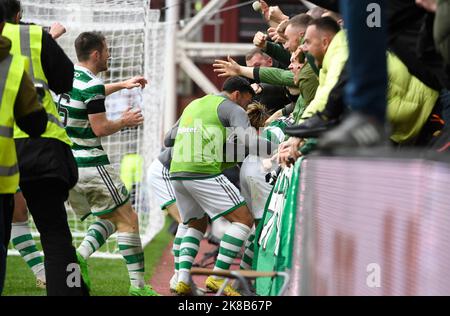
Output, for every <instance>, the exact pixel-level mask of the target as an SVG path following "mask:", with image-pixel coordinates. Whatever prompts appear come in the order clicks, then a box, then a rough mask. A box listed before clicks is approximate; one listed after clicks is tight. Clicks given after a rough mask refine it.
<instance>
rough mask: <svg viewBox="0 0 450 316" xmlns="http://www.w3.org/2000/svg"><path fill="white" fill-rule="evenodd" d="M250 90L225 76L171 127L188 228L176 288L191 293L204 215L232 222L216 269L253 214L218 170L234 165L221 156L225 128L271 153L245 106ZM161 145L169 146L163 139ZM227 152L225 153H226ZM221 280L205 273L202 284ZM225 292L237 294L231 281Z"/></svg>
mask: <svg viewBox="0 0 450 316" xmlns="http://www.w3.org/2000/svg"><path fill="white" fill-rule="evenodd" d="M253 95H254V92H253V90H252V88H251V86H250V83H249V82H248V81H247V80H245V79H243V78H240V77H232V78H229V79H227V80H226V81H225V83H224V86H223V89H222V93H221V94H218V95H208V96H205V97H203V98H200V99H197V100H194V101H193V102H191V103H190V104H189V105H188V106H187V107H186V108H185V110H184V111H183V114H182V116H181V118H180V120H179V123H178V124H176V125H175V126H174V128H173V129H172V132H171V133H170V134H171V135H172V137H171V138H173V136H174V135H176V137H175V142H174V149H173V159H172V163H171V165H170V176H171V180H172V185H173V188H174V189H175V196H176V198H177V204H178V207H179V210H180V216H181V219H182V221H183V223H185V224H188V226H189V228H188V230H187V232H186V233H185V235H184V237H183V239H182V241H181V246H180V265H179V268H180V270H179V276H178V284H177V286H176V289H175V290H176V292H177V293H178V294H181V295H190V294H192V290H193V287H192V283H191V278H190V275H189V274H190V273H189V272H190V269H191V267H192V263H193V262H194V259H195V257H196V255H197V253H198V249H199V245H200V241H201V239H202V237H203V234H204V233H205V230H206V225H204V224H205V223H204V221H203V220H204V219H205V217H206V215H208V216H209V217H210V218H211V220H212V221H214V220H216V219H218V218H220V217H224V218H226V219H227V220H229V221H230V222H231V225H230V226H229V227H228V228H227V230H226V231H225V234H224V236H223V238H222V240H221V242H220V247H219V255H218V257H217V261H216V264H215V267H214V270H215V271H223V270H229V268H230V265H231V264H232V262H233V260H234V259H235V258H236V257H237V255H238V254H239V251H240V249H241V248H242V246H243V244H244V242H245V240H246V239H247V238H248V235H249V233H250V230H251V227H252V226H253V217H252V215H251V213H250V212H249V210H248V208H247V206H246V205H245V201H244V199H243V197H242V196H241V195H240V193H239V190H238V189H237V188H236V187H235V186H234V185H233V184H232V183H231V182H230V181H229V180H228V179H227V178H226V177H225V176H224V175H223V174H222V172H223V170H224V169H226V168H227V167H231V165H233V164H234V165H235V164H236V160H233V161H232V162H228V160H224V156H223V155H222V154H223V151H222V149H223V148H224V146H225V145H226V144H227V143H229V141H228V135H227V134H226V131H227V130H226V129H227V128H230V129H232V132H233V133H232V134H231V135H234V136H236V140H237V145H243V146H244V147H245V148H247V149H249V150H251V151H255V150H256V151H257V153H258V154H264V153H265V155H267V154H270V153H271V152H272V151H273V149H272V147H271V146H270V144H269V142H267V141H266V140H262V139H260V138H259V137H258V136H257V135H256V132H255V130H254V129H252V128H251V126H250V122H249V119H248V116H247V114H246V113H245V110H244V108H245V107H246V106H247V104H249V103H250V101H251V99H252V96H253ZM165 145H166V146H171V145H172V144H169V143H168V142H165ZM227 154H228V152H227ZM223 282H224V280H223V279H222V278H220V277H214V276H210V277H208V278H207V280H206V286H207V287H208V288H209V289H211V290H213V291H217V290H218V289H219V288H220V287H221V286H222V284H223ZM224 293H225V294H226V295H239V293H238V292H237V291H236V290H235V289H233V288H232V287H231V286H230V285H227V286H226V287H225V289H224Z"/></svg>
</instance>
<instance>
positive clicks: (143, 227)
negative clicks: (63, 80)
mask: <svg viewBox="0 0 450 316" xmlns="http://www.w3.org/2000/svg"><path fill="white" fill-rule="evenodd" d="M21 4H22V8H23V21H24V22H32V23H35V24H39V25H42V26H44V27H49V26H50V25H51V24H52V23H54V22H60V23H61V24H63V25H64V26H65V27H66V29H67V32H66V33H65V34H64V35H63V36H61V37H60V38H59V39H58V40H57V42H58V44H59V45H60V46H61V47H62V48H63V49H64V51H65V52H66V54H67V55H68V56H69V57H70V58H71V59H72V61H73V62H74V63H75V62H76V54H75V49H74V42H75V39H76V37H77V36H78V35H79V34H80V33H81V32H85V31H100V32H102V33H103V34H104V35H105V36H106V39H107V42H108V46H109V48H110V53H111V60H110V63H109V70H108V71H107V72H105V73H103V74H102V79H103V80H104V82H105V83H113V82H118V81H122V80H126V79H128V78H131V77H133V76H136V75H143V76H145V78H146V79H147V80H148V81H149V85H148V86H147V87H146V88H145V89H143V90H142V89H140V88H136V89H132V90H122V91H119V92H116V93H114V94H112V95H110V96H108V97H107V98H106V109H107V116H108V117H109V118H110V119H116V118H118V117H120V115H121V113H122V111H124V110H125V109H126V108H127V107H128V106H132V107H137V108H141V109H142V112H143V115H144V118H145V123H144V125H143V126H140V127H138V128H128V129H124V130H122V131H120V132H119V133H117V134H115V135H112V136H109V137H105V138H103V139H102V143H103V146H104V148H105V150H106V151H107V152H108V155H109V158H110V161H111V163H112V164H113V165H114V167H116V168H117V170H120V171H121V175H122V176H123V179H127V181H125V183H126V184H128V186H132V189H131V190H130V191H131V195H132V197H131V202H132V204H133V208H134V209H135V211H136V212H137V213H138V214H139V220H140V233H141V239H142V244H143V246H145V245H146V244H148V243H149V242H150V241H151V240H152V238H153V237H154V236H155V235H156V234H157V233H158V232H159V231H160V230H161V229H162V227H163V225H164V214H163V212H162V211H161V210H160V209H159V206H158V205H156V203H155V202H154V201H153V199H152V198H151V197H152V196H151V194H150V192H149V190H150V189H149V185H148V184H147V183H145V171H146V170H147V168H148V167H149V166H150V164H151V162H152V160H153V159H155V158H156V157H157V155H158V153H159V150H160V146H161V140H162V137H163V130H162V129H163V121H164V117H163V116H164V111H163V105H164V82H165V80H164V79H165V78H164V74H165V71H164V70H165V69H164V67H165V64H166V63H165V61H164V56H166V55H167V54H165V49H166V45H165V43H166V41H165V36H166V32H167V27H166V25H165V24H164V23H160V22H159V18H160V11H159V10H151V9H150V1H149V0H22V1H21ZM68 220H69V224H70V228H71V231H72V235H73V237H74V244H75V246H78V245H79V243H80V242H81V241H82V239H83V237H84V235H85V233H86V232H87V228H88V227H89V225H90V224H91V223H92V222H93V220H94V218H93V216H90V217H88V218H87V219H86V220H85V221H83V222H81V221H80V218H79V217H77V216H76V215H75V213H74V212H73V211H72V210H70V207H68ZM31 225H32V231H33V236H34V237H35V239H36V241H37V242H38V243H39V242H40V241H39V238H38V237H39V234H38V232H37V230H36V228H35V226H34V224H33V223H32V221H31ZM11 254H18V253H17V252H15V251H14V250H11ZM94 256H97V257H109V258H114V257H120V256H119V255H118V249H117V240H116V238H115V235H113V236H111V238H110V239H109V241H108V242H107V244H106V245H105V246H103V247H102V248H101V249H100V250H99V251H97V252H96V253H95V254H94Z"/></svg>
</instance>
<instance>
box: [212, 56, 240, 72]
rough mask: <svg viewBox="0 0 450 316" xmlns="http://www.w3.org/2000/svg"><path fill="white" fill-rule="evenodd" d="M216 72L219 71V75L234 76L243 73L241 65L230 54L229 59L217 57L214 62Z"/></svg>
mask: <svg viewBox="0 0 450 316" xmlns="http://www.w3.org/2000/svg"><path fill="white" fill-rule="evenodd" d="M213 67H214V72H217V73H219V74H218V75H217V76H218V77H233V76H240V75H241V66H240V65H239V64H238V63H237V62H236V61H235V60H234V59H233V58H231V57H230V56H228V58H227V60H219V59H216V60H215V63H214V64H213Z"/></svg>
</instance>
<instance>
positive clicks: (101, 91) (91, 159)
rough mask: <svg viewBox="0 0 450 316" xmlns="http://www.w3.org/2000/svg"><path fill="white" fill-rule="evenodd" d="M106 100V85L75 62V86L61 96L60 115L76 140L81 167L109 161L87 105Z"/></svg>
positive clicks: (76, 158)
mask: <svg viewBox="0 0 450 316" xmlns="http://www.w3.org/2000/svg"><path fill="white" fill-rule="evenodd" d="M98 99H105V85H104V83H103V81H102V80H101V79H100V78H98V77H96V76H95V75H94V74H93V73H92V72H91V71H89V70H88V69H86V68H84V67H81V66H79V65H75V75H74V79H73V88H72V91H71V92H70V93H69V94H68V95H62V96H61V97H60V102H59V104H60V107H59V109H60V114H61V115H62V116H63V119H64V123H65V126H66V131H67V135H69V137H70V139H71V140H72V142H73V146H72V151H73V154H74V156H75V160H76V161H77V164H78V167H95V166H102V165H107V164H109V163H110V162H109V159H108V156H107V154H106V152H105V150H104V149H103V147H102V144H101V140H100V137H97V136H96V135H95V134H94V132H93V130H92V128H91V124H90V122H89V118H88V111H87V104H88V103H89V102H91V101H93V100H98Z"/></svg>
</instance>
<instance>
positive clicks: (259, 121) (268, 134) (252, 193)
mask: <svg viewBox="0 0 450 316" xmlns="http://www.w3.org/2000/svg"><path fill="white" fill-rule="evenodd" d="M247 114H248V116H249V118H250V122H251V123H252V126H253V127H255V128H257V129H259V130H261V129H262V128H263V127H264V125H265V122H266V120H267V119H268V118H269V115H268V114H267V112H266V111H265V107H264V105H262V104H258V103H253V104H250V105H249V106H248V108H247ZM289 124H292V122H291V120H290V119H289V118H286V117H282V118H280V119H277V120H275V121H273V122H272V123H270V124H269V125H268V126H267V127H265V128H264V129H263V130H262V132H261V137H263V138H265V139H267V140H268V141H270V142H272V143H276V144H280V143H281V142H283V141H284V139H285V134H284V129H285V128H286V127H287V126H288V125H289ZM274 158H276V156H274V157H272V158H268V159H264V160H263V159H261V158H259V157H257V156H255V155H248V156H247V157H246V158H245V160H244V162H243V163H242V165H241V168H240V177H239V178H240V186H241V194H242V196H243V197H244V198H245V201H246V202H247V205H248V208H249V209H250V211H251V212H252V214H253V217H254V219H255V227H258V223H259V220H260V219H261V218H262V217H263V214H264V207H265V204H266V201H267V198H268V197H269V195H270V192H271V191H272V188H273V186H272V185H270V184H269V183H267V182H266V179H265V176H266V174H267V173H268V172H269V171H270V170H274V169H276V167H278V165H274V161H273V160H274ZM263 162H265V164H263ZM263 165H264V166H263ZM265 167H269V168H270V170H269V171H264V169H265ZM254 238H255V231H254V230H252V232H251V234H250V236H249V238H248V240H247V241H246V243H245V252H244V255H243V257H242V260H241V264H240V268H241V269H243V270H249V269H251V268H252V263H253V249H254Z"/></svg>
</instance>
